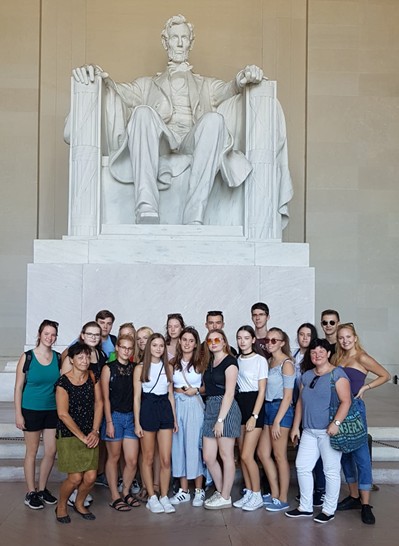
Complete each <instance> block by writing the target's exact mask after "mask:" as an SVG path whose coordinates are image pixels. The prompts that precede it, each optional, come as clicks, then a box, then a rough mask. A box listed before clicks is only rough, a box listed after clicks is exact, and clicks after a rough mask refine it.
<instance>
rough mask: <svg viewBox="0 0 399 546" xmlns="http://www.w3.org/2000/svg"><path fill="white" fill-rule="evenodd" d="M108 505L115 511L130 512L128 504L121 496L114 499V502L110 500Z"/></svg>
mask: <svg viewBox="0 0 399 546" xmlns="http://www.w3.org/2000/svg"><path fill="white" fill-rule="evenodd" d="M109 505H110V507H111V508H113V509H114V510H116V511H117V512H130V510H131V508H130V506H129V504H128V503H127V502H125V501H124V500H123V499H122V498H121V497H119V498H118V499H116V500H114V502H110V503H109Z"/></svg>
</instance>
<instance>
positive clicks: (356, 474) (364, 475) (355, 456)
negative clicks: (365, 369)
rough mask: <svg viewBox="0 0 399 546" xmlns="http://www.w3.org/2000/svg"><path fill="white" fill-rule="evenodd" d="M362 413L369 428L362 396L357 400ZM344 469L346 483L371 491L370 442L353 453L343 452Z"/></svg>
mask: <svg viewBox="0 0 399 546" xmlns="http://www.w3.org/2000/svg"><path fill="white" fill-rule="evenodd" d="M357 404H358V408H359V411H360V414H361V416H362V418H363V421H364V424H365V427H366V429H367V419H366V406H365V404H364V402H363V400H361V399H360V398H359V399H358V400H357ZM341 464H342V470H343V471H344V475H345V480H346V483H358V487H359V489H360V490H361V491H370V490H371V485H372V483H373V476H372V471H371V459H370V451H369V446H368V443H367V442H365V443H364V444H363V445H362V446H360V447H359V448H358V449H356V451H352V453H343V454H342V459H341Z"/></svg>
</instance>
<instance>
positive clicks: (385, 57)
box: [0, 0, 399, 363]
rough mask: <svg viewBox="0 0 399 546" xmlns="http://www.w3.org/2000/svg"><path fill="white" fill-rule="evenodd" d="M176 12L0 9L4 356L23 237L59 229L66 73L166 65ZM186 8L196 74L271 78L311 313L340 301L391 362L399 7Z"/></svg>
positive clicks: (18, 0)
mask: <svg viewBox="0 0 399 546" xmlns="http://www.w3.org/2000/svg"><path fill="white" fill-rule="evenodd" d="M181 10H183V8H182V4H181V2H180V1H175V0H162V1H161V0H155V1H153V2H147V3H144V2H142V1H141V0H140V1H139V0H130V1H129V2H127V1H126V0H114V1H113V2H109V0H41V1H40V0H13V2H11V0H3V1H2V2H1V5H0V24H1V28H2V32H1V33H0V44H1V46H2V47H1V48H0V68H1V73H2V78H1V81H0V95H1V101H0V139H1V143H2V157H1V160H0V161H1V170H0V176H1V184H0V188H1V190H0V191H1V199H0V210H1V220H0V221H1V230H0V259H1V268H0V275H1V283H0V299H1V302H2V305H1V307H0V325H1V328H0V354H2V355H7V354H16V353H18V352H19V351H20V347H21V346H22V344H23V342H24V338H25V336H24V331H25V300H26V293H25V282H26V263H27V262H29V261H30V260H31V255H32V240H33V239H35V238H37V237H39V238H42V239H52V238H60V237H61V236H62V235H64V234H65V233H66V222H67V205H66V204H67V195H68V188H67V164H68V148H67V147H66V146H65V145H64V143H63V141H62V130H63V123H64V117H65V114H66V113H67V111H68V106H69V78H68V77H69V74H70V69H71V67H73V66H76V65H80V64H82V63H85V62H93V61H94V62H97V63H98V64H100V65H102V66H103V67H104V68H105V69H107V70H109V72H110V73H111V74H112V75H113V76H114V77H115V78H116V79H120V80H123V79H130V78H134V77H136V76H139V75H142V74H150V73H154V72H157V71H159V70H161V69H162V67H163V66H164V53H163V51H162V49H161V46H160V42H159V29H160V26H161V25H162V23H163V21H164V20H166V19H167V18H168V17H169V16H170V14H172V13H175V12H179V11H181ZM184 13H185V15H186V16H187V17H188V18H189V19H191V20H192V21H193V22H194V23H195V27H196V28H195V29H196V35H197V39H196V43H195V47H194V50H193V52H192V62H193V64H194V67H195V69H196V70H197V71H198V72H200V73H202V74H207V75H215V76H216V75H217V76H220V77H223V78H226V79H229V78H231V77H232V76H233V75H234V73H235V72H236V71H237V70H238V69H239V68H240V67H241V65H244V64H246V63H247V62H255V63H258V64H260V65H262V66H263V67H264V69H265V72H266V74H268V75H269V76H270V78H272V79H276V80H277V81H278V82H279V91H278V95H279V99H280V101H281V103H282V105H283V107H284V111H285V115H286V120H287V131H288V136H289V154H290V162H291V173H292V177H293V181H294V186H295V191H296V193H295V197H294V201H293V203H292V206H291V215H292V221H291V223H290V226H289V227H288V229H287V230H286V232H285V240H286V241H289V242H304V241H305V242H308V243H310V249H311V265H313V266H315V267H316V296H317V297H316V315H318V314H319V312H320V310H321V309H322V308H325V307H336V308H338V309H339V310H340V311H341V313H342V317H343V319H345V320H353V321H354V322H355V323H356V324H357V326H358V329H359V332H360V335H361V337H362V338H363V339H364V341H365V345H366V347H367V348H368V349H369V350H370V351H371V352H372V353H373V354H374V355H375V356H377V357H378V358H379V359H380V360H381V361H382V362H385V363H393V362H395V361H396V354H397V347H396V338H397V336H396V335H395V333H396V332H395V330H396V323H395V320H394V319H395V318H396V315H397V312H398V299H399V296H398V294H399V290H398V279H399V275H398V266H397V260H396V252H395V250H396V249H397V247H398V235H397V234H398V229H397V228H398V217H399V216H398V206H399V205H398V203H399V199H398V197H399V196H398V176H397V172H398V169H397V166H398V165H397V164H398V157H399V154H398V147H399V131H398V121H399V119H398V118H399V104H398V103H399V99H398V95H399V76H398V74H399V54H398V53H399V51H398V49H399V38H398V37H399V2H398V1H397V0H351V1H345V0H339V1H338V0H246V1H245V2H243V1H242V0H221V1H219V2H214V1H211V0H203V1H202V2H198V1H196V0H186V1H185V2H184ZM210 14H212V16H211V17H210ZM104 37H106V39H104ZM249 303H250V302H249ZM288 312H289V310H288ZM376 334H377V335H376Z"/></svg>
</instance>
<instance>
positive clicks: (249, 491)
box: [15, 302, 390, 524]
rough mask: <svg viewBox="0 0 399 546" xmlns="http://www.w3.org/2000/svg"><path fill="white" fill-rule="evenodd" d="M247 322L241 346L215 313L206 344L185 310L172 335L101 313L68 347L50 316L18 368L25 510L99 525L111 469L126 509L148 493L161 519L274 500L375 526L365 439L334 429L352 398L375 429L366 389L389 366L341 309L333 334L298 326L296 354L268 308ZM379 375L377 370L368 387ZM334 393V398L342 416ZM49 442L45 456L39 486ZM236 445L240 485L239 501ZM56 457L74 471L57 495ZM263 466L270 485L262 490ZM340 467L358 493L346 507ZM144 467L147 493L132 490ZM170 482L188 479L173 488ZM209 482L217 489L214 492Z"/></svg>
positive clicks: (275, 507) (171, 326) (171, 322)
mask: <svg viewBox="0 0 399 546" xmlns="http://www.w3.org/2000/svg"><path fill="white" fill-rule="evenodd" d="M251 316H252V321H253V325H254V326H252V325H249V324H244V325H242V326H240V327H239V328H238V330H237V332H236V339H235V344H236V346H237V351H236V350H235V349H234V348H233V347H232V345H230V343H229V341H228V339H227V337H226V334H225V332H224V330H223V327H224V317H223V312H222V311H209V312H208V313H207V317H206V322H205V326H206V328H207V334H206V337H205V339H204V341H203V342H202V343H201V340H200V336H199V333H198V331H197V330H196V329H195V328H194V327H192V326H186V324H185V322H184V319H183V317H182V315H181V314H179V313H173V314H170V315H168V317H167V321H166V333H165V335H162V334H161V333H154V332H153V331H152V330H151V328H149V327H146V326H144V327H141V328H139V329H137V330H136V329H135V327H134V326H133V324H132V323H126V324H123V325H121V326H120V328H119V333H118V336H117V337H115V336H113V335H112V334H111V330H112V327H113V324H114V320H115V317H114V315H113V314H112V313H111V312H110V311H107V310H103V311H100V312H99V313H98V314H97V316H96V318H95V320H94V321H90V322H88V323H86V324H85V325H83V327H82V329H81V333H80V335H79V338H78V339H77V340H74V341H73V342H72V343H71V345H70V346H69V347H68V348H67V349H66V350H65V351H64V352H63V354H62V355H59V354H58V353H56V352H55V351H53V349H52V346H53V344H54V343H55V341H56V339H57V334H58V323H57V322H55V321H51V320H44V321H43V322H42V324H41V325H40V327H39V331H38V339H37V345H36V347H35V348H34V349H33V350H31V351H27V352H26V353H23V354H22V355H21V357H20V359H19V362H18V366H17V373H16V383H15V412H16V426H17V427H18V428H19V429H21V430H23V431H24V437H25V442H26V457H25V464H24V469H25V478H26V483H27V488H28V492H27V494H26V497H25V504H26V505H27V506H29V507H30V508H32V509H41V508H43V507H44V505H45V504H57V506H56V518H57V521H58V522H60V523H70V521H71V518H70V515H69V514H68V505H69V506H72V507H73V509H74V511H75V512H76V513H77V514H78V515H79V516H80V517H82V518H83V519H85V520H94V519H95V515H94V514H93V513H92V512H91V510H90V502H91V500H92V497H91V495H90V491H91V489H92V487H93V485H94V483H95V482H96V480H98V479H100V478H101V476H98V474H100V475H102V474H103V473H104V472H105V476H106V481H107V483H108V486H109V491H110V506H111V507H112V508H113V509H115V510H116V511H120V512H128V511H130V510H132V508H136V507H139V506H140V505H141V504H142V502H143V501H144V502H145V505H146V507H147V509H148V510H150V511H151V512H152V513H173V512H175V510H176V508H175V507H176V506H177V505H179V504H181V503H185V502H190V501H191V502H192V505H193V506H195V507H200V506H204V508H206V509H208V510H217V509H224V508H230V507H232V506H233V507H235V508H238V509H242V510H244V511H254V510H257V509H259V508H263V507H264V508H265V509H266V510H267V511H269V512H278V511H283V512H285V515H286V516H288V517H289V518H300V517H313V507H314V506H315V507H319V508H321V511H320V513H318V514H317V515H316V516H315V517H314V518H313V519H314V520H315V521H316V522H318V523H326V522H328V521H330V520H332V519H333V518H334V515H335V511H336V510H337V509H338V510H349V509H354V508H359V509H360V510H361V519H362V521H363V522H364V523H366V524H373V523H375V517H374V514H373V512H372V510H371V507H370V504H369V496H370V489H371V486H372V473H371V459H370V452H369V447H368V444H367V442H365V443H364V444H363V445H362V446H360V447H359V448H358V449H356V450H355V451H353V452H351V453H344V454H342V452H341V451H337V450H336V449H333V448H332V446H331V444H330V437H332V436H335V435H336V434H337V433H338V431H339V427H340V425H341V423H342V422H343V421H344V419H345V417H346V415H347V413H348V411H349V408H350V406H351V404H352V403H356V404H357V406H358V408H359V410H360V412H361V415H362V420H363V422H364V426H365V427H367V423H366V413H365V406H364V402H363V397H364V395H365V394H366V393H367V392H368V390H370V389H374V388H376V387H378V386H380V385H382V384H383V383H385V382H386V381H388V380H389V379H390V376H389V373H388V372H387V371H386V370H385V369H384V368H383V367H382V366H381V365H380V364H379V363H378V362H376V360H375V359H373V358H372V357H371V356H370V355H368V354H367V353H366V352H365V351H364V349H363V348H362V346H361V345H360V342H359V339H358V336H357V333H356V330H355V327H354V325H353V324H352V323H340V317H339V314H338V312H337V311H335V310H331V309H328V310H325V311H323V313H322V316H321V327H322V329H323V332H324V335H325V337H324V338H320V337H319V336H318V333H317V329H316V327H315V326H314V325H313V324H311V323H304V324H302V325H300V326H299V328H298V330H297V345H298V348H297V349H296V350H295V351H294V352H293V353H292V351H291V347H290V340H289V337H288V335H287V333H286V332H285V331H284V330H282V329H281V328H278V327H272V328H268V324H267V323H268V320H269V308H268V306H267V305H266V304H265V303H263V302H258V303H255V304H254V305H253V306H252V307H251ZM369 372H370V373H372V374H374V376H375V378H374V379H373V380H372V381H371V382H370V383H366V378H367V375H368V373H369ZM332 389H334V391H335V392H336V395H337V397H338V406H337V409H336V410H335V414H334V415H333V416H332V415H331V414H330V398H331V392H332ZM353 399H354V400H355V402H353ZM41 436H42V438H43V444H44V456H43V459H42V461H41V465H40V471H39V479H38V482H37V487H36V481H35V462H36V456H37V451H38V446H39V441H40V437H41ZM289 439H291V441H292V442H293V444H294V446H297V449H298V453H297V456H296V470H297V476H298V484H299V495H298V497H297V500H298V501H299V506H298V507H297V508H295V509H291V510H290V509H289V508H290V503H289V500H288V490H289V482H290V465H289V461H288V456H287V450H288V443H289ZM236 442H237V443H238V449H239V454H240V463H241V470H242V476H243V481H244V488H243V490H242V496H241V497H240V498H239V499H237V500H235V501H234V502H233V501H232V498H231V490H232V487H233V483H234V478H235V470H236V464H235V456H234V449H235V445H236ZM56 452H57V453H58V467H59V470H60V471H62V472H65V473H66V474H67V477H66V479H65V480H64V481H63V483H62V484H61V487H60V492H59V497H58V500H57V498H56V497H54V496H53V494H52V493H51V492H50V491H49V490H48V489H47V480H48V477H49V475H50V472H51V469H52V466H53V463H54V459H55V454H56ZM259 463H260V464H261V466H262V467H263V469H264V472H265V475H266V478H267V481H268V484H269V490H268V491H264V492H263V494H262V491H261V479H260V471H259V466H260V465H259ZM341 464H342V469H343V471H344V474H345V478H346V481H347V483H348V486H349V493H350V494H349V496H347V497H346V498H344V499H343V500H342V501H341V502H340V503H338V498H339V493H340V486H341V479H340V470H341ZM138 468H139V469H140V477H141V482H142V490H141V491H140V494H139V495H137V494H135V493H134V491H133V489H132V483H133V481H134V480H135V476H136V473H137V471H138ZM172 476H173V478H174V479H175V480H178V482H179V487H176V490H175V492H174V494H172V495H170V494H169V490H170V484H171V477H172ZM102 479H104V477H103V478H102ZM205 482H213V484H214V487H215V491H214V493H213V494H212V495H211V496H210V497H209V498H207V499H206V498H205V497H206V494H205V489H204V483H205ZM191 483H192V486H193V487H194V491H193V494H192V493H191V491H190V484H191Z"/></svg>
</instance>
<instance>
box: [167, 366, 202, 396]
mask: <svg viewBox="0 0 399 546" xmlns="http://www.w3.org/2000/svg"><path fill="white" fill-rule="evenodd" d="M181 365H182V368H183V370H184V373H185V375H186V378H187V381H188V382H189V383H190V385H191V386H192V387H194V389H199V388H200V386H201V381H202V375H201V374H200V373H197V372H196V371H195V369H194V366H191V368H190V370H189V371H187V366H188V362H185V361H184V360H181ZM187 381H186V380H185V379H184V375H183V373H182V372H181V371H180V370H175V371H174V372H173V385H174V386H175V387H176V388H177V389H181V388H182V387H188V385H187Z"/></svg>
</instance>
